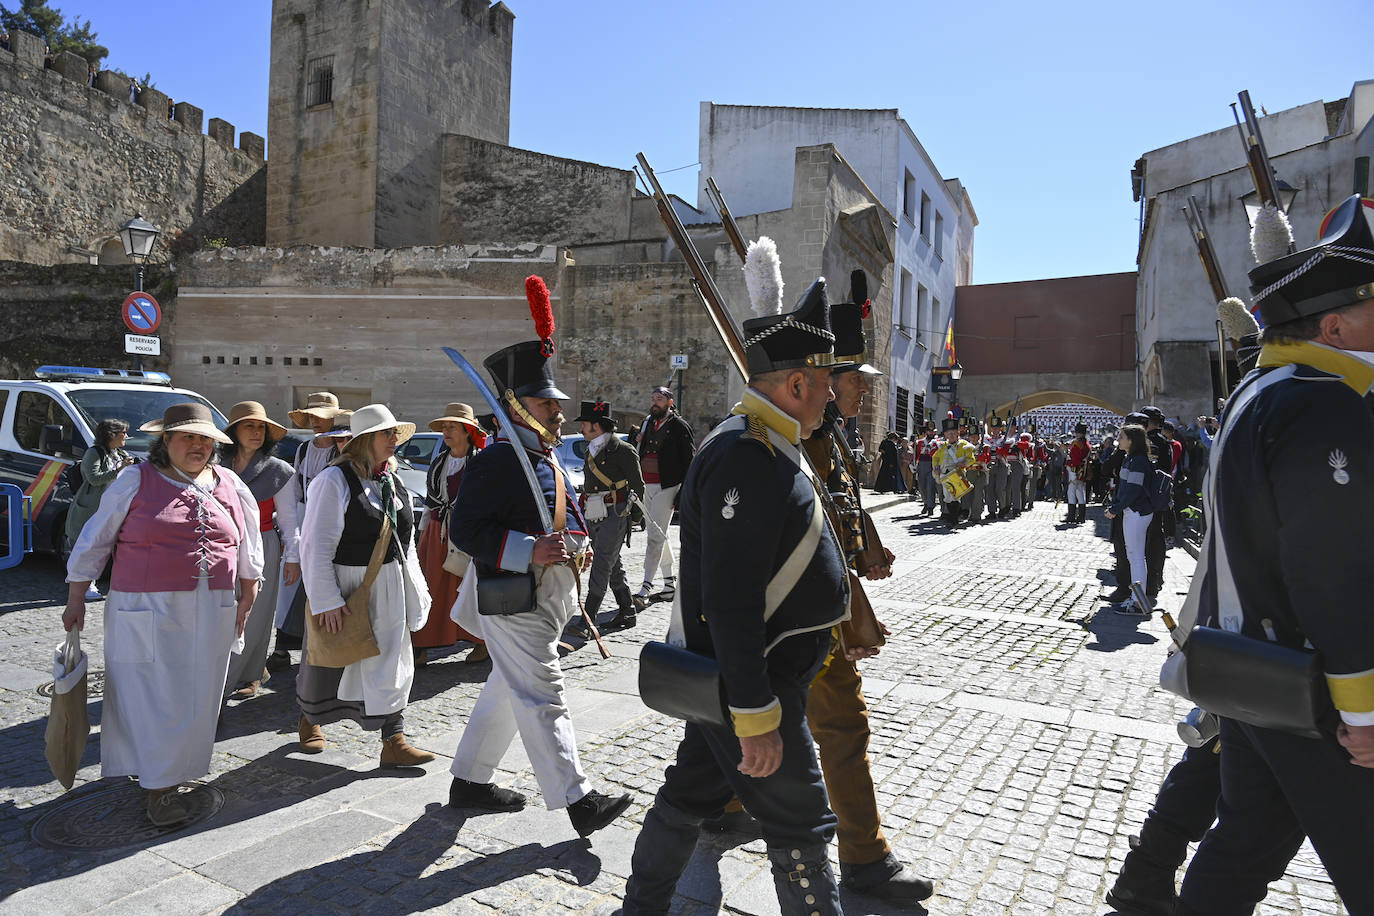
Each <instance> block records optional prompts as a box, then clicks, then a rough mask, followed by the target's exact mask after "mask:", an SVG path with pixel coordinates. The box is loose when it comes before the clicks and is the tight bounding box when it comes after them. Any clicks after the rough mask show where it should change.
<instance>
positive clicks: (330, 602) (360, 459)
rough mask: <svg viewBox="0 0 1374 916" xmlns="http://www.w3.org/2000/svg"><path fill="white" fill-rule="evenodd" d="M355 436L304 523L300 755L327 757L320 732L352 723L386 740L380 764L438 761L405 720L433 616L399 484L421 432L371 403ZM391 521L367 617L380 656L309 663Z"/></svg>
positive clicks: (320, 484) (316, 492)
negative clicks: (415, 646)
mask: <svg viewBox="0 0 1374 916" xmlns="http://www.w3.org/2000/svg"><path fill="white" fill-rule="evenodd" d="M349 428H350V430H351V432H352V435H353V438H352V439H351V440H350V441H349V443H348V445H347V446H345V447H344V449H343V452H342V453H341V454H340V455H339V458H338V460H337V461H336V462H335V463H334V464H332V465H330V466H329V467H327V468H325V470H324V471H323V472H321V473H320V475H319V476H318V477H316V478H315V480H314V481H313V482H312V483H311V484H310V493H309V496H308V498H307V499H306V504H305V520H304V522H303V523H302V524H301V540H300V550H301V572H302V581H303V582H304V584H305V592H306V595H307V596H308V597H309V601H310V604H309V607H310V612H311V615H312V616H313V617H314V618H315V619H314V620H312V621H308V622H307V623H306V635H305V654H304V655H303V656H302V658H301V666H300V673H299V674H298V675H297V676H296V701H297V702H298V703H299V704H300V707H301V721H300V741H301V750H303V751H305V752H306V753H318V752H320V751H322V750H324V734H323V732H322V731H321V729H320V726H321V725H325V724H328V723H330V722H336V721H338V720H340V719H353V720H355V721H356V722H358V724H360V725H361V726H362V727H363V728H365V729H369V730H380V731H381V733H382V752H381V763H382V766H416V765H418V764H421V763H427V762H429V761H431V760H433V759H434V755H433V754H430V753H427V752H425V751H419V750H416V749H415V748H413V747H411V746H410V745H409V744H407V743H406V737H405V722H404V719H403V713H404V711H405V708H406V704H407V703H408V702H409V701H410V686H411V683H412V682H413V681H414V679H415V658H414V655H413V654H412V649H411V644H410V634H411V632H413V631H415V630H418V629H420V628H421V627H423V626H424V625H425V620H426V619H427V618H428V616H429V606H430V598H429V589H428V587H427V586H426V585H425V579H424V574H423V573H421V572H420V564H419V561H418V560H417V559H416V554H415V516H414V514H413V512H412V511H411V501H410V494H409V493H408V492H407V491H406V488H405V486H404V485H403V484H402V483H401V481H400V478H399V477H397V476H396V473H395V467H396V462H395V459H394V458H393V455H395V453H396V447H397V446H399V445H400V444H401V443H402V442H404V441H406V440H407V439H409V438H410V437H411V436H412V435H413V434H414V433H415V424H414V423H399V422H397V420H396V418H395V417H393V416H392V415H391V411H390V410H389V409H387V407H386V405H384V404H369V405H368V406H367V407H363V408H360V409H359V410H358V411H356V412H355V413H354V414H353V416H352V417H350V418H349ZM383 513H385V515H386V517H388V518H389V519H390V520H391V528H392V536H391V538H390V541H391V543H390V544H388V546H387V552H386V556H385V559H384V561H383V563H382V566H381V570H380V572H379V574H378V575H377V578H376V580H375V581H374V582H373V583H372V589H371V591H370V592H368V598H367V609H368V619H369V621H370V622H371V624H372V635H373V636H374V637H375V638H376V640H377V647H378V648H379V649H380V650H381V651H380V654H378V655H374V656H372V657H371V658H364V659H362V660H360V661H356V662H354V663H353V664H351V665H347V666H346V667H343V668H324V667H320V666H318V665H312V664H310V663H309V661H308V658H309V652H310V640H311V639H316V638H319V636H318V634H319V632H320V629H321V628H323V629H326V630H328V631H329V632H331V633H337V632H339V630H340V629H341V628H342V625H343V615H344V614H346V613H348V609H347V607H346V606H345V601H346V600H347V598H348V596H349V595H351V594H352V593H353V592H354V591H355V590H357V588H358V587H359V586H360V585H361V584H362V582H363V579H364V577H365V575H366V573H367V564H368V560H369V559H370V557H371V555H372V551H373V548H374V547H375V546H376V544H377V538H378V536H379V535H380V533H381V530H382V517H383Z"/></svg>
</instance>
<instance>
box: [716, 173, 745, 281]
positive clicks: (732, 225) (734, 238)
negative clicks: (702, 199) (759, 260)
mask: <svg viewBox="0 0 1374 916" xmlns="http://www.w3.org/2000/svg"><path fill="white" fill-rule="evenodd" d="M706 196H707V197H709V198H711V204H712V206H714V207H715V208H716V212H717V213H719V214H720V224H721V225H722V226H723V227H725V234H726V235H727V236H728V237H729V239H730V244H731V245H732V246H734V249H735V254H737V255H739V259H740V261H741V262H743V261H744V259H745V257H746V256H747V255H748V251H749V249H748V246H746V245H745V244H744V236H743V235H741V234H740V231H739V224H738V223H736V222H735V215H734V214H733V213H731V212H730V207H729V205H728V204H726V203H725V195H724V194H722V193H720V186H719V185H718V184H716V180H715V179H714V178H710V177H708V178H707V179H706Z"/></svg>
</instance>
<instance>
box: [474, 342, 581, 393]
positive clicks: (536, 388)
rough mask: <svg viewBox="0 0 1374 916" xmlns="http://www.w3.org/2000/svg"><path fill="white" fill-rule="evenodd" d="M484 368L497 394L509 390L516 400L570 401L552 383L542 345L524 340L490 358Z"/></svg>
mask: <svg viewBox="0 0 1374 916" xmlns="http://www.w3.org/2000/svg"><path fill="white" fill-rule="evenodd" d="M482 365H484V366H486V367H487V371H488V372H490V373H491V377H492V380H493V381H494V382H496V389H497V392H498V393H499V392H501V391H507V390H508V391H511V392H513V393H514V394H515V396H516V397H517V398H557V399H558V400H560V401H566V400H567V399H568V396H567V395H566V394H564V393H563V392H561V391H559V390H558V384H557V383H556V382H554V380H553V374H552V373H551V372H550V371H549V358H548V357H547V356H545V355H544V344H543V342H542V341H538V340H522V341H520V342H519V343H517V344H511V345H510V346H509V347H506V348H504V349H501V350H497V351H496V352H495V353H493V354H491V355H490V356H488V357H487V358H486V359H484V360H483V361H482Z"/></svg>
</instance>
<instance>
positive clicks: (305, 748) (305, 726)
mask: <svg viewBox="0 0 1374 916" xmlns="http://www.w3.org/2000/svg"><path fill="white" fill-rule="evenodd" d="M300 733H301V752H302V753H305V754H318V753H320V752H321V751H323V750H324V731H323V730H321V728H320V727H319V726H318V725H311V724H310V720H309V719H307V718H306V717H305V716H301V724H300Z"/></svg>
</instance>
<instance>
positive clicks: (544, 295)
mask: <svg viewBox="0 0 1374 916" xmlns="http://www.w3.org/2000/svg"><path fill="white" fill-rule="evenodd" d="M525 298H526V299H528V300H529V301H530V317H531V318H533V319H534V333H535V334H536V335H537V336H538V337H539V339H540V340H542V341H544V355H545V356H553V304H552V303H551V302H550V301H549V288H548V287H547V286H545V285H544V280H543V278H541V277H538V276H530V277H526V278H525Z"/></svg>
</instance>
